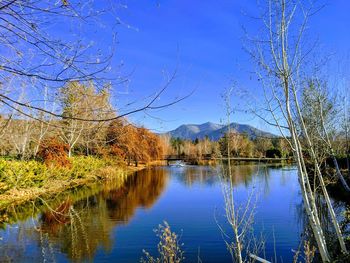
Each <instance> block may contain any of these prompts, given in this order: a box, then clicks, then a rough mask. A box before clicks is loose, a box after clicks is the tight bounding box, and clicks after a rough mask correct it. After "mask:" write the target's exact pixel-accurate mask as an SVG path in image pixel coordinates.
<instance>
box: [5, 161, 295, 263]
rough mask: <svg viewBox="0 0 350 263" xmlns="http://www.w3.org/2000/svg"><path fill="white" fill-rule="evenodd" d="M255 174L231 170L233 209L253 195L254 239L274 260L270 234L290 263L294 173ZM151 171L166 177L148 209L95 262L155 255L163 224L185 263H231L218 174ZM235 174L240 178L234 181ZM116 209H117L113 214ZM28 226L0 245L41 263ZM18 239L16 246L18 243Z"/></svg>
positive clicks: (117, 230)
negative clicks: (180, 246)
mask: <svg viewBox="0 0 350 263" xmlns="http://www.w3.org/2000/svg"><path fill="white" fill-rule="evenodd" d="M258 168H259V169H257V167H256V166H250V167H249V166H241V167H235V170H234V173H235V174H237V178H236V181H234V182H235V199H236V201H237V203H238V204H244V203H245V202H246V199H247V197H248V195H249V191H250V190H251V189H254V191H255V192H256V193H257V195H258V197H259V201H258V203H257V209H256V216H255V225H254V229H255V233H256V234H260V233H261V232H263V235H264V236H265V239H266V241H267V244H266V246H267V247H266V253H267V258H268V259H271V257H272V256H273V233H274V235H275V239H276V250H277V252H278V257H283V259H284V262H290V261H291V260H292V257H293V254H292V252H291V249H296V248H297V247H298V245H299V235H300V233H301V226H300V225H298V218H297V216H298V214H297V211H296V206H297V205H298V204H300V202H301V198H300V195H299V186H298V182H297V176H296V171H294V170H283V171H282V169H281V168H273V167H268V168H264V166H259V167H258ZM156 169H166V171H167V172H168V174H167V173H165V176H167V177H169V178H168V180H167V181H168V183H167V184H166V186H165V189H163V190H162V192H161V194H160V195H159V196H158V199H157V200H156V201H155V202H154V203H153V205H152V206H150V207H148V208H142V207H141V206H140V205H139V206H138V207H139V208H137V209H136V211H135V212H134V213H133V216H132V217H131V218H130V219H129V221H128V222H126V224H124V225H118V226H117V227H113V228H111V230H110V231H111V233H109V236H110V239H111V244H113V247H112V248H111V251H109V252H106V251H105V250H104V249H103V248H102V247H100V248H98V249H97V252H96V254H95V258H94V259H95V261H102V262H103V261H104V262H108V261H113V260H114V261H115V260H116V259H117V260H118V262H138V260H139V258H140V257H141V256H142V249H146V250H148V251H149V252H151V254H153V255H155V254H156V252H155V248H156V244H157V242H158V240H157V238H156V236H155V234H154V233H153V231H152V230H153V229H154V228H156V227H157V225H158V224H159V223H161V222H162V221H163V220H166V221H168V222H169V224H170V226H171V227H172V229H173V230H174V231H176V232H177V233H179V234H180V235H181V233H182V236H181V242H183V243H184V244H185V246H184V250H185V251H186V255H185V256H186V258H187V260H186V261H187V262H195V261H197V256H198V250H200V252H199V253H200V257H201V259H202V260H203V262H231V259H230V255H229V253H228V251H227V250H226V247H225V244H224V242H223V239H222V237H221V234H220V231H219V229H218V226H217V224H216V222H215V219H214V213H215V214H216V217H217V219H218V221H219V222H220V224H221V225H224V222H225V219H224V217H223V214H224V212H223V197H222V190H221V185H220V180H219V178H218V176H217V172H218V170H217V169H216V168H210V167H198V166H194V167H191V166H190V167H184V168H180V167H165V168H156ZM240 170H241V173H240V172H239V171H240ZM239 174H241V175H242V174H244V175H245V176H238V175H239ZM140 176H143V174H142V173H141V174H140ZM247 178H248V179H247ZM144 190H145V191H146V189H144ZM125 205H128V203H125ZM120 207H123V206H120ZM120 207H119V206H116V207H115V208H114V209H120ZM125 209H127V207H125ZM121 212H122V211H121ZM96 216H101V215H100V214H99V215H96ZM108 220H109V221H112V220H115V219H113V218H109V219H108ZM87 222H90V221H87ZM90 223H91V222H90ZM95 223H98V221H97V222H95ZM28 224H30V221H28V222H27V223H26V227H24V228H19V229H21V231H22V232H21V233H19V229H18V228H15V229H14V228H11V229H10V228H7V230H6V231H5V232H0V236H1V237H3V239H4V240H2V241H0V244H1V245H3V244H4V243H7V244H11V245H12V246H14V247H17V249H19V250H23V251H22V252H21V251H20V252H18V254H21V255H23V258H22V262H30V259H33V260H32V261H33V262H34V261H35V260H34V258H36V259H38V258H41V257H40V253H41V250H40V249H39V246H40V242H39V240H37V238H35V235H34V234H33V233H34V232H35V230H33V228H32V227H30V226H29V225H28ZM23 229H24V230H25V231H24V230H23ZM96 230H98V229H96ZM18 239H20V241H21V242H18ZM17 245H18V246H17ZM54 251H55V259H56V261H59V262H65V261H66V260H67V259H66V258H65V256H64V254H62V253H60V252H59V251H60V250H59V248H58V247H54ZM47 252H48V251H47ZM30 256H31V257H30ZM23 259H25V260H23ZM18 261H21V259H19V260H18Z"/></svg>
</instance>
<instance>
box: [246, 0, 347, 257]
mask: <svg viewBox="0 0 350 263" xmlns="http://www.w3.org/2000/svg"><path fill="white" fill-rule="evenodd" d="M318 10H319V7H317V6H315V5H314V4H313V3H312V2H310V3H309V2H308V3H302V2H300V1H287V0H269V1H267V4H266V9H264V10H263V12H262V13H263V15H262V18H261V21H262V22H263V29H262V34H261V35H259V38H257V39H251V40H252V41H253V43H254V49H253V50H251V55H252V57H253V59H254V60H255V61H256V63H257V65H258V68H259V70H258V72H257V73H258V77H259V80H260V81H261V83H262V85H263V87H264V92H265V98H266V103H267V106H268V112H269V113H270V114H271V117H272V122H273V123H274V125H275V126H276V127H277V128H278V129H279V131H280V133H281V134H282V136H283V137H284V138H285V139H286V140H287V141H288V143H289V145H290V147H291V149H292V152H293V155H294V159H295V161H296V164H297V168H298V177H299V183H300V186H301V192H302V196H303V200H304V207H305V210H306V213H307V215H308V219H309V222H310V225H311V228H312V230H313V234H314V237H315V240H316V242H317V245H318V249H319V252H320V255H321V257H322V260H323V261H324V262H329V261H330V260H331V258H330V254H329V251H328V248H327V243H326V238H325V235H324V231H323V229H322V225H321V221H320V216H319V212H318V210H317V206H316V202H315V195H316V193H315V189H314V188H312V186H311V184H310V178H309V175H308V170H307V167H306V164H305V158H304V152H303V147H302V143H301V138H300V133H302V134H303V139H304V140H305V143H306V146H307V147H308V148H309V152H310V158H311V160H312V163H313V165H314V168H315V171H316V176H317V179H318V183H319V185H320V188H321V192H322V194H323V196H324V199H325V201H326V203H327V207H328V210H329V212H330V215H331V218H332V223H333V226H334V228H335V230H336V234H337V237H338V240H339V244H340V246H341V249H342V251H343V252H344V253H346V252H347V249H346V247H345V243H344V239H343V236H342V233H341V230H340V227H339V224H338V222H337V218H336V215H335V212H334V209H333V207H332V203H331V200H330V198H329V195H328V192H327V189H326V186H325V183H324V180H323V176H322V173H321V170H320V164H319V163H318V160H317V156H316V154H315V150H314V149H315V145H314V144H313V143H312V141H311V139H310V136H309V130H308V128H307V126H306V125H305V120H304V117H303V115H302V109H301V105H300V102H299V98H300V96H299V92H300V91H301V90H302V89H301V87H302V79H303V78H302V77H301V76H302V74H307V68H306V59H307V55H308V54H310V52H311V51H312V47H310V46H309V45H307V44H306V42H305V41H304V34H305V31H306V28H307V23H308V21H309V19H310V17H311V16H312V15H313V14H315V12H317V11H318ZM308 48H310V49H308Z"/></svg>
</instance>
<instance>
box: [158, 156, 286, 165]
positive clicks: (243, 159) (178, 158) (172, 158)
mask: <svg viewBox="0 0 350 263" xmlns="http://www.w3.org/2000/svg"><path fill="white" fill-rule="evenodd" d="M195 159H198V158H197V157H192V156H186V155H166V156H164V158H163V160H165V161H167V163H168V164H169V162H171V161H184V162H186V161H191V160H195ZM200 160H205V161H209V160H215V161H220V160H223V161H227V160H228V158H227V157H222V158H216V157H214V156H212V155H210V154H207V155H203V156H202V157H201V158H200ZM230 160H231V161H237V162H264V163H268V162H282V161H290V162H291V161H293V159H292V158H266V157H260V158H259V157H231V158H230Z"/></svg>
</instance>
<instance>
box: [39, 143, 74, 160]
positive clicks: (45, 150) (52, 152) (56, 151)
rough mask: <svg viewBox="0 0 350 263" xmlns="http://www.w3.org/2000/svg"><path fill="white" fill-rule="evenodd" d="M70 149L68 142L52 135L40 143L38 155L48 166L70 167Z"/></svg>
mask: <svg viewBox="0 0 350 263" xmlns="http://www.w3.org/2000/svg"><path fill="white" fill-rule="evenodd" d="M68 149H69V148H68V145H67V144H65V143H63V142H61V141H59V140H57V139H56V138H53V137H51V138H48V139H46V140H44V141H43V142H42V143H41V144H40V146H39V151H38V157H39V158H40V159H42V160H43V162H44V163H45V164H46V165H47V166H59V167H70V166H71V162H70V160H69V159H68V155H67V152H68Z"/></svg>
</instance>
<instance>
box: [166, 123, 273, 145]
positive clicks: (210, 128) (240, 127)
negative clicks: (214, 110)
mask: <svg viewBox="0 0 350 263" xmlns="http://www.w3.org/2000/svg"><path fill="white" fill-rule="evenodd" d="M230 126H231V129H232V130H235V131H236V132H238V133H241V134H243V133H245V134H247V135H248V136H249V138H251V139H255V138H257V137H269V138H274V137H277V136H276V135H274V134H272V133H269V132H265V131H262V130H259V129H257V128H254V127H252V126H250V125H247V124H239V123H234V122H233V123H231V124H230ZM227 130H228V125H222V124H216V123H212V122H206V123H203V124H184V125H181V126H180V127H178V128H176V129H175V130H172V131H170V132H167V134H169V135H170V136H171V137H174V138H181V139H187V140H195V139H196V138H198V139H204V138H205V137H206V136H208V138H209V139H211V140H214V141H217V140H219V139H220V138H221V137H222V136H223V135H224V134H225V133H226V132H227Z"/></svg>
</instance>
